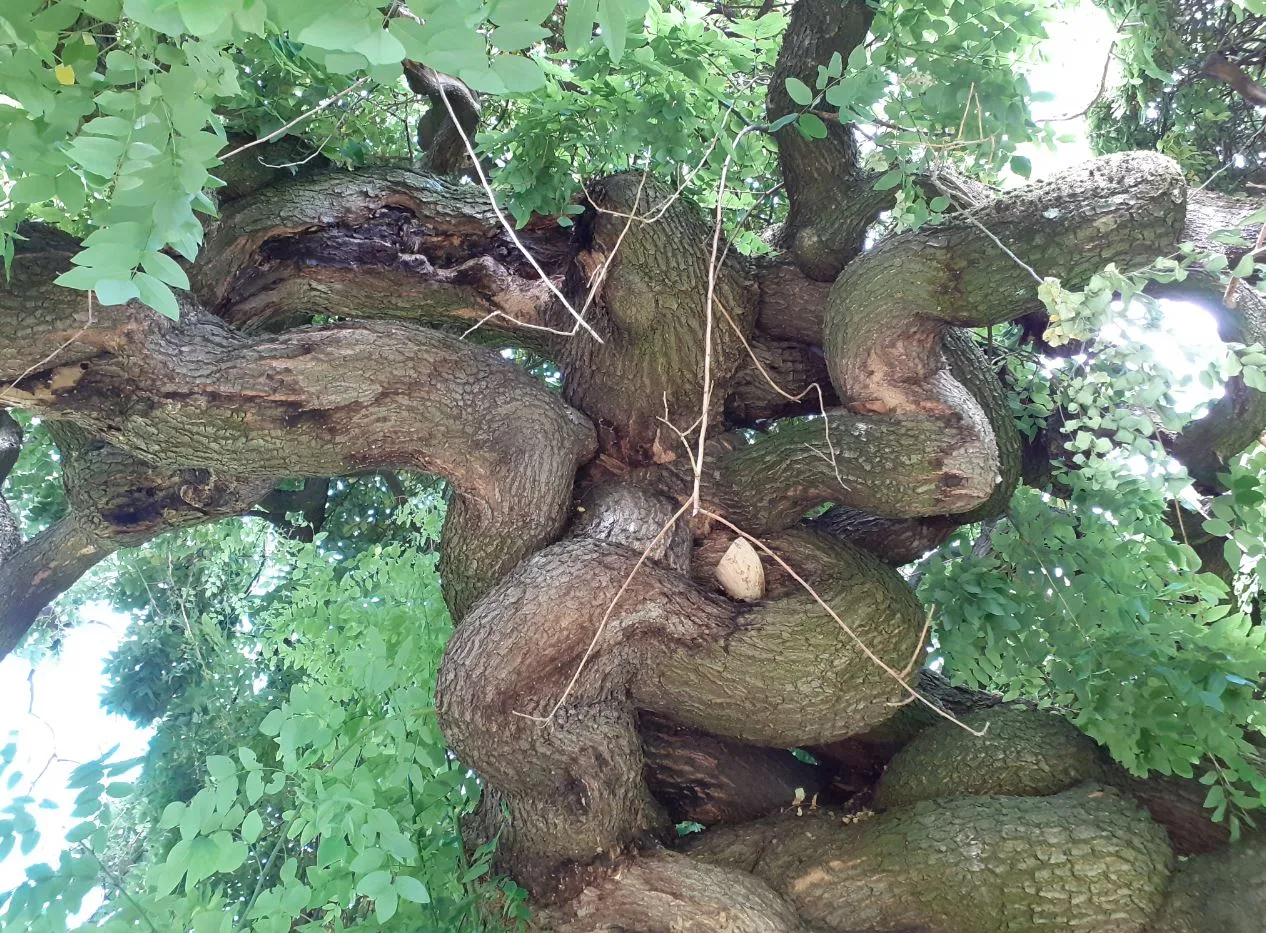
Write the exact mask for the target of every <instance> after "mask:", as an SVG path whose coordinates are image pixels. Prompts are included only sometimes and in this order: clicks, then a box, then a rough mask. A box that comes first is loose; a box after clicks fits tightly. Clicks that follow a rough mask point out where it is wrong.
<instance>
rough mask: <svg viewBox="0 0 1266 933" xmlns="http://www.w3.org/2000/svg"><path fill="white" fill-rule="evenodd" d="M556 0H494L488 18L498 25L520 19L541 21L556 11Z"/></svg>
mask: <svg viewBox="0 0 1266 933" xmlns="http://www.w3.org/2000/svg"><path fill="white" fill-rule="evenodd" d="M555 5H556V4H555V0H494V2H493V4H492V8H491V9H490V10H489V11H488V18H489V19H490V20H492V21H493V22H494V23H496V24H497V25H498V26H506V25H509V24H510V23H515V22H519V21H520V20H523V21H526V22H529V23H539V22H540V21H541V20H543V19H545V17H547V16H549V15H550V14H551V13H553V12H554V6H555Z"/></svg>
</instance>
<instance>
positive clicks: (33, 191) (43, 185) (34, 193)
mask: <svg viewBox="0 0 1266 933" xmlns="http://www.w3.org/2000/svg"><path fill="white" fill-rule="evenodd" d="M56 193H57V186H56V184H55V182H54V180H53V179H52V178H51V177H50V176H48V175H27V176H26V177H25V178H19V179H18V180H17V181H16V182H15V183H14V185H13V187H12V188H10V189H9V197H10V198H12V199H13V200H14V201H17V202H19V203H21V204H38V203H40V202H41V201H51V200H52V199H53V197H54V195H56Z"/></svg>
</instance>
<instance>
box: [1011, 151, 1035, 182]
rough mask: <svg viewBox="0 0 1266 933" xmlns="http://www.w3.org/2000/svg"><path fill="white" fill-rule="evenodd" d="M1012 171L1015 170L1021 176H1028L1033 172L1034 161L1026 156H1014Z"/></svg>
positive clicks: (1012, 158)
mask: <svg viewBox="0 0 1266 933" xmlns="http://www.w3.org/2000/svg"><path fill="white" fill-rule="evenodd" d="M1011 171H1013V172H1015V173H1016V174H1017V175H1019V176H1020V177H1021V178H1028V177H1029V176H1030V175H1032V174H1033V163H1032V162H1031V161H1029V159H1028V158H1026V157H1025V156H1019V155H1018V156H1012V157H1011Z"/></svg>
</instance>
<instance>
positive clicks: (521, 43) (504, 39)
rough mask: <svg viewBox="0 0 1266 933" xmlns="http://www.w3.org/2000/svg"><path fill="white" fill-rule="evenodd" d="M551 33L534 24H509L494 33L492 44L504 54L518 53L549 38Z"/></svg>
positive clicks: (499, 27) (498, 28)
mask: <svg viewBox="0 0 1266 933" xmlns="http://www.w3.org/2000/svg"><path fill="white" fill-rule="evenodd" d="M549 35H550V31H549V30H548V29H545V28H543V27H541V26H537V25H535V24H533V23H526V22H525V23H507V24H506V25H504V26H498V27H497V28H496V29H494V30H493V31H492V44H493V45H495V46H496V47H497V48H499V49H501V50H502V51H503V52H517V51H519V49H525V48H527V47H528V46H529V45H533V44H535V43H537V42H540V41H541V40H542V39H545V38H548V36H549Z"/></svg>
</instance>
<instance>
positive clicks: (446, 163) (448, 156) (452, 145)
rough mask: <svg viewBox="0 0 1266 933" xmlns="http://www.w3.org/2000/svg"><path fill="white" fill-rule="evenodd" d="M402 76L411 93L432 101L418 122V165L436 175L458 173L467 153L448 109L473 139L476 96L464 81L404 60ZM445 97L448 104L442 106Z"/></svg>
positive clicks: (475, 125)
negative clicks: (420, 152) (420, 151)
mask: <svg viewBox="0 0 1266 933" xmlns="http://www.w3.org/2000/svg"><path fill="white" fill-rule="evenodd" d="M404 79H405V81H407V82H408V84H409V88H410V89H411V90H412V91H413V93H415V94H421V95H423V96H425V97H426V98H427V99H428V100H429V101H430V102H431V109H430V110H429V111H428V112H427V113H426V115H425V116H424V117H423V118H422V119H421V120H420V121H419V122H418V146H420V147H421V149H422V153H423V154H422V161H421V163H420V164H419V168H421V169H422V170H423V171H424V172H434V173H435V174H437V175H454V174H456V173H458V172H460V171H461V170H462V169H463V168H464V167H465V166H466V165H467V164H469V162H470V155H469V153H468V152H467V151H466V143H465V141H464V140H463V139H462V134H461V133H459V132H458V131H457V128H456V127H455V126H454V125H453V121H452V120H451V119H450V118H449V116H448V109H449V107H451V108H452V109H453V113H454V115H455V116H456V117H457V122H458V125H460V127H461V129H462V132H464V133H465V134H466V137H467V138H468V139H473V138H474V136H475V128H476V127H477V126H478V125H479V100H478V98H476V97H475V95H474V93H473V92H472V91H471V90H470V88H469V87H467V86H466V84H465V83H464V82H462V81H459V80H457V79H456V78H452V77H449V76H448V75H446V74H441V73H440V72H438V71H436V70H435V69H434V68H431V67H429V66H427V65H421V64H418V63H417V62H410V61H406V62H405V63H404ZM445 98H447V99H448V107H446V106H445V105H444V99H445Z"/></svg>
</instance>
